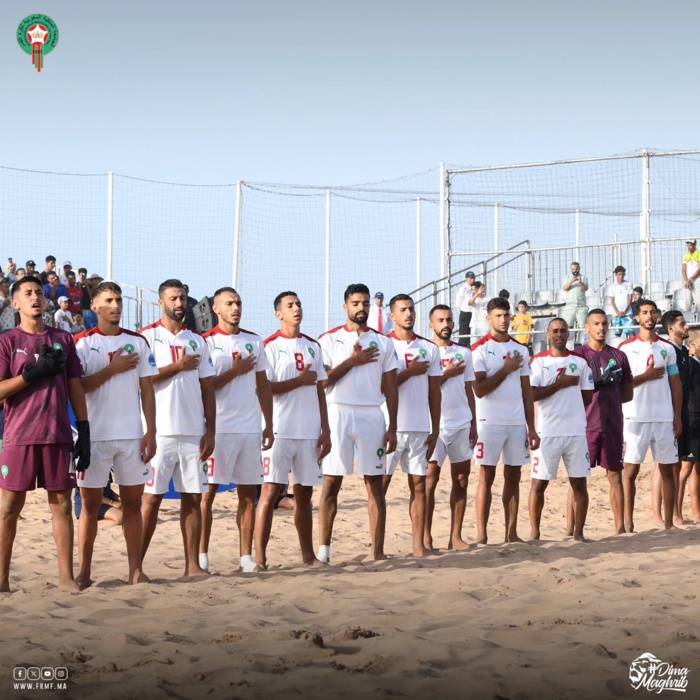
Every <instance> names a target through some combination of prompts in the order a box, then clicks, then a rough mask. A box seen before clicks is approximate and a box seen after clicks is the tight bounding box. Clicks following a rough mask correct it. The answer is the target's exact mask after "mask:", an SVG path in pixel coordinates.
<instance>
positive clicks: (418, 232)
mask: <svg viewBox="0 0 700 700" xmlns="http://www.w3.org/2000/svg"><path fill="white" fill-rule="evenodd" d="M420 267H421V198H420V197H416V289H420V286H421V282H420V278H421V274H420ZM421 308H422V304H418V306H416V326H417V327H418V328H421V315H422V314H421ZM421 330H422V329H421Z"/></svg>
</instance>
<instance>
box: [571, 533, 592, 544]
mask: <svg viewBox="0 0 700 700" xmlns="http://www.w3.org/2000/svg"><path fill="white" fill-rule="evenodd" d="M574 541H575V542H582V543H583V544H590V540H589V539H588V538H587V537H584V535H574Z"/></svg>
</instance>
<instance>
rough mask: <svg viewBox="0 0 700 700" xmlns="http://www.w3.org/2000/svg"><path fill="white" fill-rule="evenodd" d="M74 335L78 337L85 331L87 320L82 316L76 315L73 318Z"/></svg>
mask: <svg viewBox="0 0 700 700" xmlns="http://www.w3.org/2000/svg"><path fill="white" fill-rule="evenodd" d="M73 329H74V330H73V334H74V335H77V334H78V333H82V332H83V331H84V330H85V319H84V318H83V315H82V314H75V316H73Z"/></svg>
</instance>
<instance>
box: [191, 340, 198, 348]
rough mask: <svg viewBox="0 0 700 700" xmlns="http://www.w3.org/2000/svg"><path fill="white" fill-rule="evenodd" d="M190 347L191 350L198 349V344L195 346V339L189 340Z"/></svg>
mask: <svg viewBox="0 0 700 700" xmlns="http://www.w3.org/2000/svg"><path fill="white" fill-rule="evenodd" d="M190 347H191V348H192V349H193V350H198V349H199V348H198V346H197V341H196V340H190Z"/></svg>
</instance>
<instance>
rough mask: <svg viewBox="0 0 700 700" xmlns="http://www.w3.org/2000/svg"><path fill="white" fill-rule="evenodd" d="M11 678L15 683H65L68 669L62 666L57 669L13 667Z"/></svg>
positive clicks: (48, 667) (47, 667)
mask: <svg viewBox="0 0 700 700" xmlns="http://www.w3.org/2000/svg"><path fill="white" fill-rule="evenodd" d="M12 677H13V678H14V679H15V680H16V681H30V682H42V681H53V680H56V681H66V680H68V669H67V668H64V667H63V666H59V667H58V668H51V667H50V666H44V667H43V668H39V667H38V666H29V667H25V666H15V669H14V671H13V673H12Z"/></svg>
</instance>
